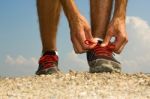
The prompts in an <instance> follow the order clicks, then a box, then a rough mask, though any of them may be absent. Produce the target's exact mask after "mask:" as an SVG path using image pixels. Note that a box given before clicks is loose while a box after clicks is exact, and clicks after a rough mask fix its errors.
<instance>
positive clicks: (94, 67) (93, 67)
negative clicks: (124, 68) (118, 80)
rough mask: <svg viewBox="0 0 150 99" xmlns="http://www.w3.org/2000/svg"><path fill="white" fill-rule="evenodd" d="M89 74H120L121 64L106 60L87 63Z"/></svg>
mask: <svg viewBox="0 0 150 99" xmlns="http://www.w3.org/2000/svg"><path fill="white" fill-rule="evenodd" d="M89 66H90V70H89V72H90V73H102V72H121V64H119V63H117V62H114V61H111V60H106V59H96V60H93V61H91V62H89Z"/></svg>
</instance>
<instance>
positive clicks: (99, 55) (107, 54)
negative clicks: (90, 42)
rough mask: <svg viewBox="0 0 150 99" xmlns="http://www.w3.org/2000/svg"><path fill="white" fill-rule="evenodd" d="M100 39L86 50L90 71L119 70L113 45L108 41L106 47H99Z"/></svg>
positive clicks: (119, 66)
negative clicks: (91, 47)
mask: <svg viewBox="0 0 150 99" xmlns="http://www.w3.org/2000/svg"><path fill="white" fill-rule="evenodd" d="M101 43H102V41H98V43H97V45H96V46H95V47H94V48H93V49H91V50H89V51H87V61H88V64H89V66H90V70H89V71H90V72H91V73H101V72H113V71H114V72H121V64H120V62H118V61H117V60H116V59H115V58H114V53H113V50H114V48H115V46H114V45H113V44H112V43H109V44H108V45H107V46H106V47H101V46H100V44H101Z"/></svg>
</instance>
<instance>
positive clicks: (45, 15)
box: [37, 0, 61, 52]
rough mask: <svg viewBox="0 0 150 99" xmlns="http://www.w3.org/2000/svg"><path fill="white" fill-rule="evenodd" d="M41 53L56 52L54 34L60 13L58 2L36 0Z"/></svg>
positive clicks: (54, 0)
mask: <svg viewBox="0 0 150 99" xmlns="http://www.w3.org/2000/svg"><path fill="white" fill-rule="evenodd" d="M37 10H38V17H39V24H40V34H41V40H42V46H43V49H42V50H43V51H44V52H45V51H50V50H56V49H57V47H56V32H57V25H58V22H59V16H60V11H61V4H60V1H59V0H37Z"/></svg>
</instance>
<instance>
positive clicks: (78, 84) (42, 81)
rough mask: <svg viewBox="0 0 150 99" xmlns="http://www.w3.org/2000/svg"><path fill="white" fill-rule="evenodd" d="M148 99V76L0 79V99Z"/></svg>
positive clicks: (75, 74)
mask: <svg viewBox="0 0 150 99" xmlns="http://www.w3.org/2000/svg"><path fill="white" fill-rule="evenodd" d="M10 98H11V99H150V75H149V74H142V73H138V74H123V73H101V74H90V73H87V72H73V71H71V72H69V73H67V74H63V73H59V74H53V75H47V76H45V75H41V76H30V77H17V78H2V77H0V99H10Z"/></svg>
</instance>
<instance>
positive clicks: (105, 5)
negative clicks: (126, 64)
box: [90, 0, 113, 39]
mask: <svg viewBox="0 0 150 99" xmlns="http://www.w3.org/2000/svg"><path fill="white" fill-rule="evenodd" d="M112 1H113V0H90V6H91V28H92V35H93V37H97V38H102V39H103V38H104V37H105V34H106V31H107V27H108V24H109V21H110V17H111V9H112Z"/></svg>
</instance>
